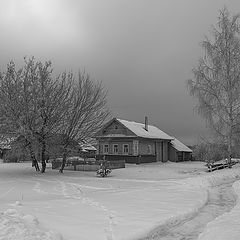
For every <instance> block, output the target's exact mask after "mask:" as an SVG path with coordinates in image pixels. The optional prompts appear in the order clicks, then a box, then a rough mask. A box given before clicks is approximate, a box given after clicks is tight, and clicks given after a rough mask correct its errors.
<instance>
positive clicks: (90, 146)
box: [81, 143, 97, 152]
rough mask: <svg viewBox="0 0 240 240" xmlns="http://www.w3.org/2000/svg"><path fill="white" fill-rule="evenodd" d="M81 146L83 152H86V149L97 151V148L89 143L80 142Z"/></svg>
mask: <svg viewBox="0 0 240 240" xmlns="http://www.w3.org/2000/svg"><path fill="white" fill-rule="evenodd" d="M81 148H82V151H83V152H88V151H97V149H96V148H95V147H94V146H93V145H91V144H86V143H84V144H81Z"/></svg>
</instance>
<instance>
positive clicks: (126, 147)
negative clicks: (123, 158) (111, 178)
mask: <svg viewBox="0 0 240 240" xmlns="http://www.w3.org/2000/svg"><path fill="white" fill-rule="evenodd" d="M123 154H129V145H128V144H124V145H123Z"/></svg>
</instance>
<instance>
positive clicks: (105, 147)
mask: <svg viewBox="0 0 240 240" xmlns="http://www.w3.org/2000/svg"><path fill="white" fill-rule="evenodd" d="M103 152H104V153H108V152H109V147H108V144H105V145H104V147H103Z"/></svg>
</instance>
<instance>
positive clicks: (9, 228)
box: [0, 209, 63, 240]
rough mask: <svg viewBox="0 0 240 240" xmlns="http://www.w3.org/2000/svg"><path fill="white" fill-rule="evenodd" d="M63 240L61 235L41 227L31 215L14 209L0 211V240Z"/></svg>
mask: <svg viewBox="0 0 240 240" xmlns="http://www.w3.org/2000/svg"><path fill="white" fill-rule="evenodd" d="M16 239H18V240H39V239H41V240H63V238H62V235H61V234H59V233H55V232H53V231H48V230H45V229H41V227H40V226H39V221H38V219H37V218H36V217H34V216H32V215H23V214H21V213H19V212H18V211H17V210H16V209H7V210H6V211H4V212H3V213H0V240H16Z"/></svg>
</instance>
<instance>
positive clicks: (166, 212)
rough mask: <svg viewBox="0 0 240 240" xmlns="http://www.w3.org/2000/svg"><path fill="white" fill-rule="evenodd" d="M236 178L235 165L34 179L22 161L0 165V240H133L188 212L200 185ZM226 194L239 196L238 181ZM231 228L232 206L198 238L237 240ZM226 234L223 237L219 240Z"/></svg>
mask: <svg viewBox="0 0 240 240" xmlns="http://www.w3.org/2000/svg"><path fill="white" fill-rule="evenodd" d="M239 177H240V164H237V165H235V166H234V167H233V168H232V169H224V170H220V171H216V172H213V173H207V172H206V167H205V166H204V164H203V163H199V162H189V163H164V164H161V163H153V164H141V165H127V167H126V168H125V169H118V170H114V171H113V172H112V173H111V175H110V176H109V177H107V178H99V177H96V174H95V172H74V171H65V173H64V174H59V173H58V171H56V170H51V169H47V172H46V173H45V174H39V173H35V172H34V169H33V168H31V164H30V163H17V164H5V163H1V164H0V240H10V239H11V240H13V239H18V240H23V239H24V240H30V239H31V240H35V239H41V240H61V239H65V240H79V239H81V240H85V239H86V240H90V239H98V240H113V239H114V240H120V239H121V240H124V239H125V240H127V239H129V240H130V239H138V238H141V237H143V236H146V235H147V234H148V233H149V232H151V231H152V230H153V229H155V228H156V227H157V226H159V225H161V224H165V223H166V222H169V223H170V222H174V221H177V220H180V219H184V218H186V217H187V216H190V215H192V214H194V213H196V212H197V211H198V209H200V208H201V207H202V206H203V205H204V204H205V203H206V201H207V196H208V195H207V189H208V187H210V186H214V185H217V184H221V183H222V182H224V181H227V180H231V179H237V178H239ZM234 189H235V190H236V193H237V194H239V195H240V183H239V182H236V183H235V184H234ZM238 222H239V223H238ZM228 225H229V228H228ZM239 225H240V202H238V204H237V205H236V207H235V208H234V209H233V210H232V211H231V212H230V213H226V214H224V215H222V216H220V217H219V218H217V219H216V220H214V221H213V222H211V223H209V224H208V225H207V227H206V229H205V230H204V232H203V233H202V234H201V236H200V239H201V240H208V239H218V240H219V239H228V240H236V239H240V230H239V229H240V226H239ZM223 226H224V228H223ZM226 226H227V227H226ZM228 229H229V231H231V234H230V233H229V234H228V235H227V236H228V237H227V238H226V237H225V238H224V237H222V238H221V237H220V236H222V235H221V232H223V231H227V230H228ZM215 232H216V233H217V234H219V238H218V237H214V238H213V237H212V236H216V235H214V234H216V233H215ZM225 236H226V235H225ZM229 236H230V237H229ZM231 236H233V237H232V238H231ZM236 236H237V237H236Z"/></svg>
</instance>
